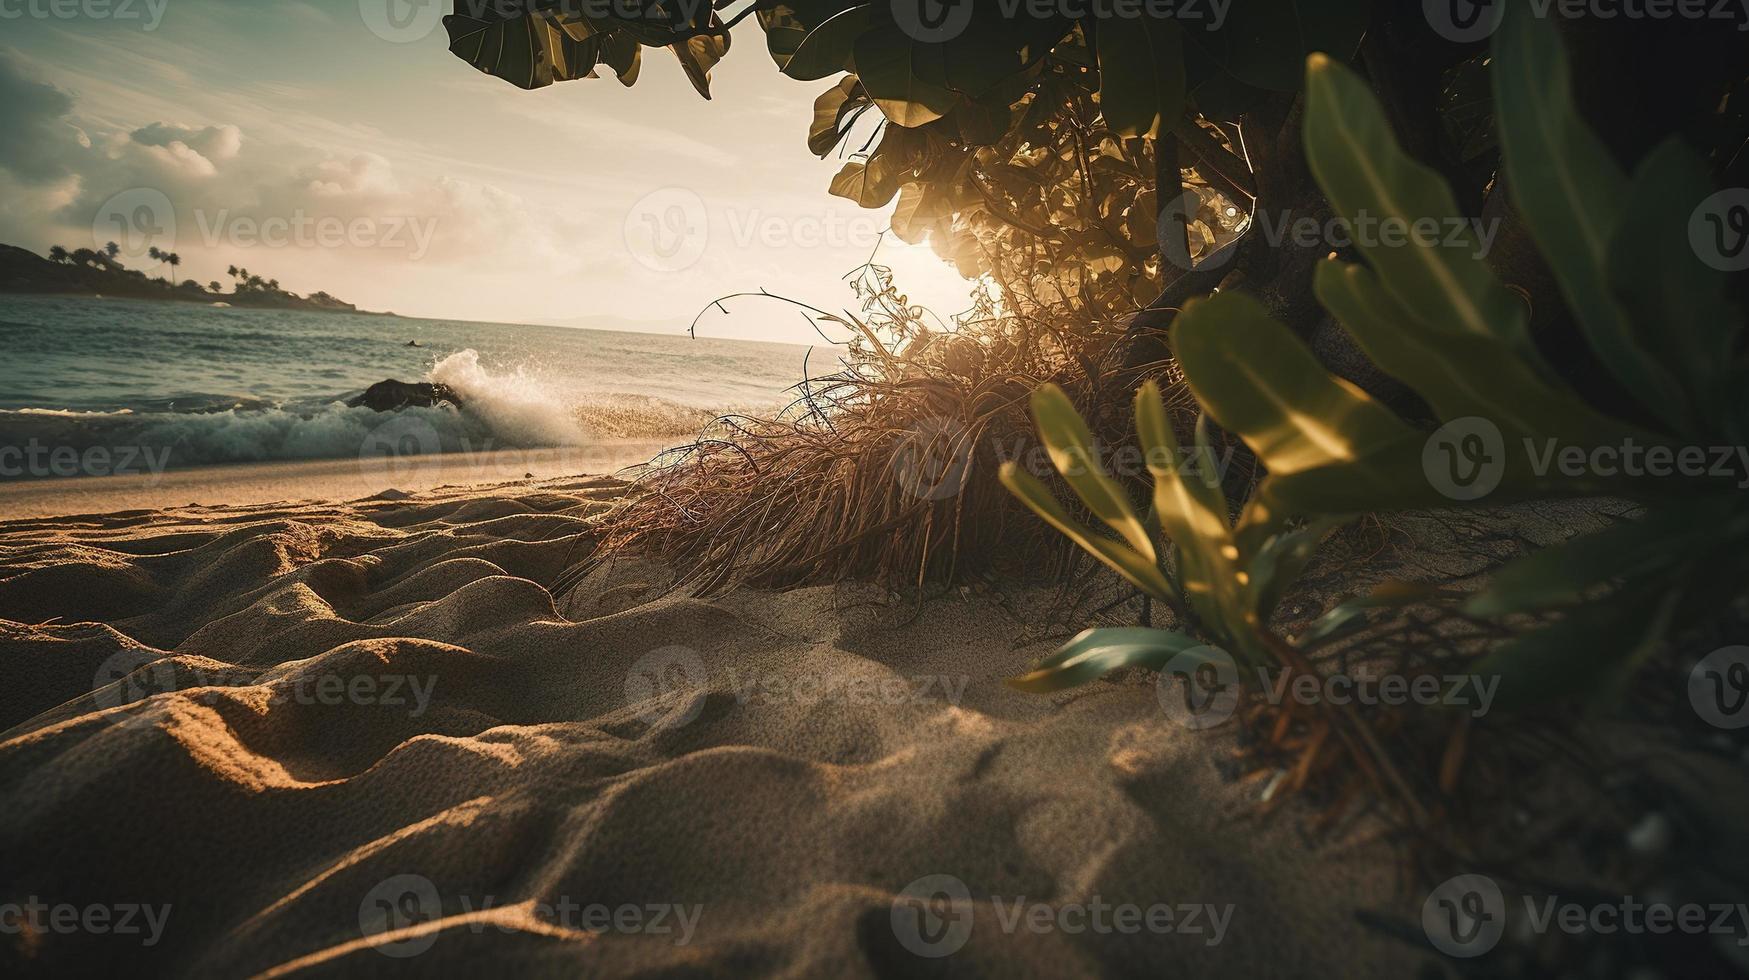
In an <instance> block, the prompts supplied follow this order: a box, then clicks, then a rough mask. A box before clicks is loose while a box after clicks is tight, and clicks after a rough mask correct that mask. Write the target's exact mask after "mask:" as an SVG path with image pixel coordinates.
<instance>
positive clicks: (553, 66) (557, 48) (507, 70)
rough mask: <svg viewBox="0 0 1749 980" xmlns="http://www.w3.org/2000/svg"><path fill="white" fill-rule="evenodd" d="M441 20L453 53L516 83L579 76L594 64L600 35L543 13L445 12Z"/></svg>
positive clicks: (532, 84)
mask: <svg viewBox="0 0 1749 980" xmlns="http://www.w3.org/2000/svg"><path fill="white" fill-rule="evenodd" d="M443 26H444V28H445V29H446V30H448V31H449V49H450V51H452V52H454V53H455V55H456V56H457V57H459V58H461V59H462V60H463V61H466V62H467V63H468V64H470V65H473V66H474V67H475V68H478V69H479V70H480V71H483V72H485V73H487V74H489V75H496V76H498V77H499V78H502V79H504V80H505V81H507V82H509V83H510V84H512V85H515V86H517V87H518V88H525V89H536V88H545V87H546V86H548V85H551V84H553V83H554V82H564V81H570V80H572V79H577V78H583V77H585V76H587V75H588V74H589V73H590V72H591V71H594V70H595V62H596V59H597V57H598V56H599V54H600V47H601V45H600V41H599V40H598V39H597V38H596V37H594V36H591V35H590V33H589V29H588V28H587V27H586V26H584V25H583V24H582V22H581V21H571V22H566V21H563V20H560V19H556V18H554V17H552V16H550V15H547V14H543V13H531V14H527V15H524V16H520V17H513V18H509V19H506V20H478V19H475V18H473V17H465V16H463V15H461V14H449V15H447V16H445V17H444V18H443ZM567 28H569V29H567Z"/></svg>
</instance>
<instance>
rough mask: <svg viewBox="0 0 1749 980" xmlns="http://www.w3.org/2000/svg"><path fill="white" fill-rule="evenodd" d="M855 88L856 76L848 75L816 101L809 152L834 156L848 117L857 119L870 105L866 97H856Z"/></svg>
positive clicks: (809, 132) (809, 134)
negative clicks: (833, 152) (834, 149)
mask: <svg viewBox="0 0 1749 980" xmlns="http://www.w3.org/2000/svg"><path fill="white" fill-rule="evenodd" d="M856 88H857V82H856V76H855V75H846V76H844V79H843V80H842V81H840V82H838V84H836V85H833V86H832V87H831V88H829V89H827V90H826V91H824V92H821V93H820V97H819V98H817V99H815V100H814V121H813V122H812V123H810V124H809V126H808V149H809V150H811V151H813V154H814V155H815V156H817V157H824V156H826V155H827V154H828V153H831V152H832V148H833V147H835V146H837V145H838V141H839V140H841V139H843V138H844V133H845V130H846V128H847V127H846V126H845V125H844V119H845V117H846V116H854V114H855V113H856V112H857V111H858V110H860V109H863V108H866V107H867V106H868V104H869V102H868V99H867V98H865V97H863V96H860V95H854V94H853V93H855V92H856Z"/></svg>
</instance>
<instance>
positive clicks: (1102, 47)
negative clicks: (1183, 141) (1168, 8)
mask: <svg viewBox="0 0 1749 980" xmlns="http://www.w3.org/2000/svg"><path fill="white" fill-rule="evenodd" d="M1098 46H1099V108H1100V111H1101V112H1103V113H1104V114H1105V121H1106V124H1107V125H1109V126H1111V128H1112V129H1114V130H1116V131H1117V132H1118V133H1119V134H1120V135H1123V136H1147V137H1155V136H1158V135H1160V134H1161V133H1163V132H1168V131H1170V130H1171V128H1172V127H1173V126H1174V125H1176V124H1177V123H1178V120H1179V118H1180V117H1182V116H1183V115H1184V98H1185V92H1186V88H1185V81H1184V47H1183V39H1182V37H1181V36H1180V31H1179V27H1178V24H1177V22H1176V21H1172V20H1166V19H1161V18H1156V17H1148V16H1142V17H1135V18H1122V19H1117V18H1107V19H1105V20H1102V21H1100V24H1099V35H1098Z"/></svg>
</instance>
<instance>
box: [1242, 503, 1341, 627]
mask: <svg viewBox="0 0 1749 980" xmlns="http://www.w3.org/2000/svg"><path fill="white" fill-rule="evenodd" d="M1346 522H1347V518H1345V517H1320V518H1316V519H1314V520H1312V521H1311V522H1310V523H1308V524H1307V525H1306V526H1305V527H1301V528H1296V529H1294V530H1292V531H1285V532H1283V533H1281V534H1277V535H1275V536H1274V537H1272V538H1270V539H1269V540H1268V541H1266V542H1264V544H1263V547H1262V548H1261V549H1260V550H1259V551H1258V552H1257V554H1256V555H1254V556H1250V566H1249V567H1250V576H1251V581H1250V583H1249V586H1250V592H1251V595H1252V596H1253V597H1254V599H1253V601H1252V603H1251V608H1252V610H1253V611H1255V613H1256V614H1257V618H1258V622H1259V624H1261V625H1266V624H1268V622H1269V617H1270V615H1271V614H1272V613H1274V612H1275V607H1276V606H1277V605H1279V604H1280V602H1281V598H1282V596H1283V595H1285V594H1286V593H1287V590H1288V589H1291V588H1293V586H1294V583H1295V582H1298V581H1299V580H1300V575H1301V574H1303V573H1304V572H1305V570H1306V565H1308V564H1310V563H1311V560H1312V556H1314V555H1316V554H1317V553H1318V548H1319V546H1320V545H1322V544H1323V543H1324V539H1325V538H1327V537H1329V536H1330V532H1332V531H1334V530H1336V529H1337V528H1339V527H1341V526H1342V525H1343V524H1344V523H1346Z"/></svg>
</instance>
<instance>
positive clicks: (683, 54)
mask: <svg viewBox="0 0 1749 980" xmlns="http://www.w3.org/2000/svg"><path fill="white" fill-rule="evenodd" d="M712 19H713V22H714V20H715V18H714V16H713V18H712ZM668 50H670V51H672V52H674V57H676V58H678V59H680V67H681V70H683V71H685V72H686V80H687V81H689V82H691V83H692V87H693V89H694V90H696V91H697V92H698V94H700V95H702V96H704V97H705V98H707V99H708V98H710V97H711V69H712V68H714V67H716V64H717V62H719V61H721V60H723V55H725V54H728V53H729V35H727V34H722V35H716V34H701V35H699V36H697V37H690V38H687V39H686V40H684V41H681V42H678V43H676V44H670V45H668Z"/></svg>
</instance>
